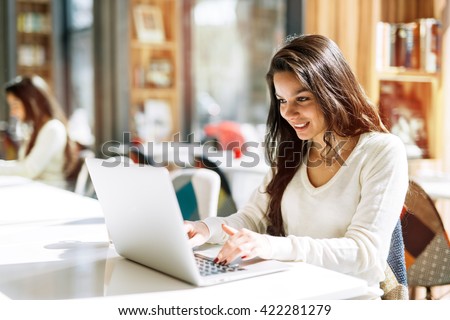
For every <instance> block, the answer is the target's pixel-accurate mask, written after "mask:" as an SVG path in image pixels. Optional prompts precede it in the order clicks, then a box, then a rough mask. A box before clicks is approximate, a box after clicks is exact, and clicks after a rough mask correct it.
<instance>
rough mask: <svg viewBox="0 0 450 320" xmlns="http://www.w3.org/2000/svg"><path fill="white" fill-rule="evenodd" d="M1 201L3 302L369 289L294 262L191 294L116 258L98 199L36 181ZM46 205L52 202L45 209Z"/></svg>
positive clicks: (1, 192) (346, 293) (332, 293)
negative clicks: (284, 268) (282, 268)
mask: <svg viewBox="0 0 450 320" xmlns="http://www.w3.org/2000/svg"><path fill="white" fill-rule="evenodd" d="M5 196H6V197H5ZM30 198H31V199H32V200H33V201H35V202H34V203H33V204H32V205H31V204H30V203H27V202H26V201H25V199H30ZM0 199H1V203H2V204H1V205H2V213H1V215H2V225H1V226H0V228H1V230H2V233H1V236H0V252H1V253H2V255H1V258H0V259H1V260H0V297H1V296H3V297H4V298H9V299H79V298H102V299H105V297H118V296H123V295H126V296H124V297H129V295H136V297H145V299H147V298H149V299H150V298H152V297H154V298H157V299H160V298H161V299H165V298H167V299H170V300H172V301H185V300H186V299H190V300H191V301H194V300H195V301H202V300H201V299H204V298H206V297H211V296H217V297H225V298H226V297H232V298H233V299H246V298H247V297H248V296H252V297H253V298H255V299H262V301H267V302H269V301H272V300H271V299H273V297H274V294H275V293H276V295H277V297H276V298H279V299H283V298H286V299H290V300H292V299H315V298H317V299H350V298H353V297H357V296H360V295H363V294H365V293H366V290H367V286H366V283H365V281H362V280H360V279H356V278H354V277H350V276H346V275H343V274H340V273H337V272H333V271H330V270H326V269H323V268H319V267H315V266H312V265H308V264H306V263H294V264H293V268H291V270H289V271H285V272H280V273H275V274H271V275H265V276H261V277H256V278H251V279H246V280H241V281H236V282H231V283H226V284H221V285H216V286H211V287H206V288H196V287H193V286H192V285H190V284H187V283H185V282H182V281H179V280H177V279H175V278H172V277H169V276H167V275H164V274H162V273H159V272H157V271H154V270H152V269H149V268H147V267H144V266H142V265H139V264H136V263H134V262H132V261H129V260H126V259H124V258H122V257H120V256H118V255H117V253H116V251H115V250H114V246H113V245H111V244H110V242H109V238H108V233H107V231H106V228H105V225H104V222H103V218H102V213H101V208H100V207H99V205H98V202H97V201H96V200H93V199H89V198H84V197H80V196H78V195H75V194H73V193H70V192H66V191H63V190H59V189H56V188H53V187H49V186H45V185H42V184H39V183H35V182H30V183H28V184H23V185H16V186H11V187H2V188H0ZM39 199H44V200H45V201H38V200H39ZM51 199H53V200H54V201H55V202H54V203H47V201H49V200H51ZM4 201H6V202H4ZM5 203H6V204H7V206H8V214H5V213H4V212H5V211H4V210H3V208H4V204H5ZM10 215H11V216H13V215H16V216H15V218H12V217H10ZM77 215H78V216H77ZM106 299H108V298H106ZM179 299H180V300H179ZM181 299H183V300H181ZM243 301H244V300H243Z"/></svg>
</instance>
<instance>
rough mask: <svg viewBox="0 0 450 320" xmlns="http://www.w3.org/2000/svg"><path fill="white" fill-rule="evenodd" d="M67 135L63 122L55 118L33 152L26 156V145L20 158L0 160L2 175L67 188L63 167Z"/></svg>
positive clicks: (23, 146)
mask: <svg viewBox="0 0 450 320" xmlns="http://www.w3.org/2000/svg"><path fill="white" fill-rule="evenodd" d="M66 143H67V132H66V128H65V127H64V125H63V124H62V123H61V121H59V120H56V119H53V120H50V121H47V123H46V124H45V125H44V126H43V127H42V129H41V130H40V131H39V134H38V136H37V138H36V142H35V144H34V147H33V149H31V151H30V153H29V154H28V155H25V150H26V144H24V145H22V146H21V148H20V150H19V157H18V158H19V159H18V160H13V161H3V160H0V176H1V175H13V176H21V177H26V178H29V179H35V180H39V181H41V182H45V183H47V184H51V185H54V186H57V187H62V188H64V187H65V185H66V181H65V177H64V173H63V167H64V161H65V160H64V159H65V158H64V150H65V148H66Z"/></svg>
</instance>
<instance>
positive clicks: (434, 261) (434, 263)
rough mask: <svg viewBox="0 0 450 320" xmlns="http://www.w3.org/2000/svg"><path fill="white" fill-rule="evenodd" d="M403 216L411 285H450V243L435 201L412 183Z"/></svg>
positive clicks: (407, 265)
mask: <svg viewBox="0 0 450 320" xmlns="http://www.w3.org/2000/svg"><path fill="white" fill-rule="evenodd" d="M405 205H406V208H407V210H406V212H405V214H403V216H402V219H401V220H402V229H403V238H404V242H405V258H406V269H407V274H408V284H409V285H411V286H424V287H430V286H437V285H444V284H449V283H450V241H449V237H448V233H447V232H446V230H445V228H444V224H443V222H442V219H441V216H440V215H439V212H438V211H437V209H436V206H435V205H434V202H433V200H432V199H431V198H430V197H429V196H428V194H427V193H426V192H425V191H424V190H423V188H422V187H421V186H420V185H418V184H417V183H415V182H414V181H410V184H409V190H408V193H407V196H406V201H405Z"/></svg>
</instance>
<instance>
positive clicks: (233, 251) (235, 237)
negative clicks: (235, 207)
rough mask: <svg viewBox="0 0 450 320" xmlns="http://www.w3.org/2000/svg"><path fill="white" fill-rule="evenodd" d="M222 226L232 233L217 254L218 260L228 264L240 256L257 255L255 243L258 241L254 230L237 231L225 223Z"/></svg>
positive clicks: (245, 257) (246, 257)
mask: <svg viewBox="0 0 450 320" xmlns="http://www.w3.org/2000/svg"><path fill="white" fill-rule="evenodd" d="M222 228H223V229H224V231H225V232H227V233H228V234H232V235H230V238H229V239H228V241H227V242H226V243H225V244H224V246H223V247H222V249H221V250H220V252H219V254H218V255H217V262H219V263H224V264H227V263H230V262H232V261H233V260H235V259H237V258H239V257H240V258H244V259H251V258H254V257H256V254H255V252H256V251H255V245H257V241H256V239H255V235H256V234H255V233H254V232H252V231H249V230H247V229H241V230H239V231H237V230H235V229H233V228H231V227H229V226H226V225H223V226H222Z"/></svg>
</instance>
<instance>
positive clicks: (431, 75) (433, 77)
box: [377, 67, 440, 82]
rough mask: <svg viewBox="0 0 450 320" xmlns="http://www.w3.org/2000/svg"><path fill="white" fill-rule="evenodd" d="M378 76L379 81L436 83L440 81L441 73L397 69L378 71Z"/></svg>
mask: <svg viewBox="0 0 450 320" xmlns="http://www.w3.org/2000/svg"><path fill="white" fill-rule="evenodd" d="M377 75H378V79H379V80H398V81H410V82H434V81H437V80H438V78H439V76H440V73H438V72H426V71H422V70H413V69H406V68H400V67H396V68H389V69H385V70H381V71H377Z"/></svg>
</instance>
